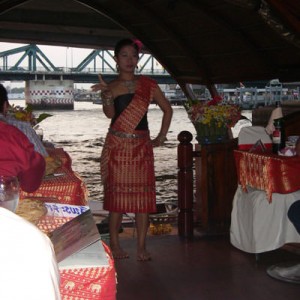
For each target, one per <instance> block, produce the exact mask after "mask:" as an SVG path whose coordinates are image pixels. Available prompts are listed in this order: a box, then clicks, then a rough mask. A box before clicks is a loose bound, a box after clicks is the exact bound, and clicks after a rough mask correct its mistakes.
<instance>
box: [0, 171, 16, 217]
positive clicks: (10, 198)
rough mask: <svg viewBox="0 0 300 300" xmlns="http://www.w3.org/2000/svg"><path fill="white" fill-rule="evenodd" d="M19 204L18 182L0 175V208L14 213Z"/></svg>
mask: <svg viewBox="0 0 300 300" xmlns="http://www.w3.org/2000/svg"><path fill="white" fill-rule="evenodd" d="M18 203H19V181H18V178H17V177H15V176H5V175H0V206H2V207H4V208H6V209H9V210H11V211H13V212H15V211H16V209H17V206H18Z"/></svg>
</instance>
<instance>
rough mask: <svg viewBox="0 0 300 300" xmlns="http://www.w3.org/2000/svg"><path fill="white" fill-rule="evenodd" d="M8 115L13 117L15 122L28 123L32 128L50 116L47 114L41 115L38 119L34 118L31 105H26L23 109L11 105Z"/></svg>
mask: <svg viewBox="0 0 300 300" xmlns="http://www.w3.org/2000/svg"><path fill="white" fill-rule="evenodd" d="M8 115H9V116H12V117H14V118H15V119H17V120H20V121H24V122H29V123H30V124H31V125H32V126H35V125H36V124H38V123H40V122H42V121H43V120H45V119H46V118H48V117H51V116H52V115H50V114H47V113H42V114H40V115H39V116H38V117H36V116H35V115H34V113H33V109H32V106H31V105H26V107H25V108H24V107H21V106H18V105H16V106H15V105H11V106H10V107H9V109H8Z"/></svg>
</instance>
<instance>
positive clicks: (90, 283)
mask: <svg viewBox="0 0 300 300" xmlns="http://www.w3.org/2000/svg"><path fill="white" fill-rule="evenodd" d="M71 219H72V218H65V217H50V216H44V217H42V218H41V219H40V221H39V222H38V224H37V227H38V228H39V229H40V230H42V231H43V232H44V233H46V234H48V233H50V232H51V231H53V230H54V229H56V228H58V227H60V226H62V225H63V224H65V223H66V222H68V221H70V220H71ZM102 245H103V248H104V250H105V252H106V254H107V265H105V266H101V267H100V266H97V267H86V268H73V269H69V270H60V272H59V273H60V293H61V298H62V300H71V299H81V300H89V299H105V300H115V299H116V270H115V266H114V261H113V258H112V254H111V251H110V249H109V247H108V246H107V245H106V244H105V243H104V242H102Z"/></svg>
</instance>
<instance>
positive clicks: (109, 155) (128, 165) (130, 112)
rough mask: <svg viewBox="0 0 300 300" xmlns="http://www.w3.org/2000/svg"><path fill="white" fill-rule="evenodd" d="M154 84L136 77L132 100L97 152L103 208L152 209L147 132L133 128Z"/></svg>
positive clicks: (151, 166) (153, 194)
mask: <svg viewBox="0 0 300 300" xmlns="http://www.w3.org/2000/svg"><path fill="white" fill-rule="evenodd" d="M156 86H157V84H156V82H155V81H153V80H152V79H150V78H148V77H144V76H140V78H139V80H138V82H137V88H136V91H135V95H134V97H133V99H132V101H131V102H130V104H129V105H128V106H127V108H126V109H125V110H124V111H123V112H122V113H121V115H120V116H119V117H118V118H117V120H116V121H115V122H114V124H113V125H112V126H111V128H110V131H109V132H108V134H107V136H106V140H105V144H104V147H103V150H102V154H101V179H102V183H103V186H104V205H103V207H104V209H105V210H108V211H112V212H120V213H124V212H135V213H149V212H155V211H156V191H155V174H154V157H153V146H152V144H151V141H150V134H149V131H136V130H135V128H136V126H137V124H138V123H139V122H140V120H141V119H142V117H143V116H144V115H145V113H146V112H147V109H148V106H149V104H150V102H151V100H152V96H153V91H154V89H155V88H156ZM131 135H132V136H131Z"/></svg>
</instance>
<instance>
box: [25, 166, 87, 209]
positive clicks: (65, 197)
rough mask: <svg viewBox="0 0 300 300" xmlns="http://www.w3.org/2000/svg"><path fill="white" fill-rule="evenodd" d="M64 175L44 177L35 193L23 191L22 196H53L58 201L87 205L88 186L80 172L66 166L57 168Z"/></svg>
mask: <svg viewBox="0 0 300 300" xmlns="http://www.w3.org/2000/svg"><path fill="white" fill-rule="evenodd" d="M57 173H61V174H63V175H62V176H51V175H50V176H49V177H48V178H47V177H46V178H44V180H43V182H42V184H41V185H40V187H39V188H38V189H37V190H36V191H35V192H33V193H26V192H24V191H22V192H21V194H20V198H21V199H25V198H28V197H53V198H56V199H57V202H58V203H65V204H71V205H86V203H87V188H86V186H85V184H84V182H83V181H82V179H81V178H80V176H79V175H78V174H76V173H75V172H73V171H72V170H70V169H68V168H66V167H65V166H62V167H60V168H59V169H57Z"/></svg>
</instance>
